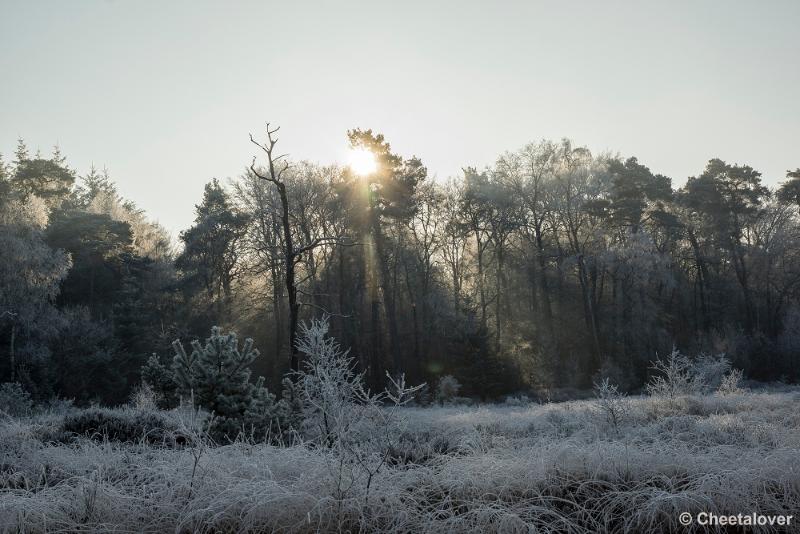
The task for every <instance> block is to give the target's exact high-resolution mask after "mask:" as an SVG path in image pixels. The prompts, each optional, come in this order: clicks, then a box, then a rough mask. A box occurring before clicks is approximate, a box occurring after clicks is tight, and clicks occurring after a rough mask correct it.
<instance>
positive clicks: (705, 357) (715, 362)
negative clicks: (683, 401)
mask: <svg viewBox="0 0 800 534" xmlns="http://www.w3.org/2000/svg"><path fill="white" fill-rule="evenodd" d="M730 368H731V361H730V360H729V359H728V358H727V357H726V356H725V354H718V355H716V356H712V355H709V354H701V355H700V356H698V357H697V359H696V360H695V361H694V362H692V372H693V373H694V375H695V377H696V378H697V379H698V380H699V381H701V382H702V384H703V387H704V388H707V389H710V390H715V389H717V388H718V387H719V386H720V384H721V383H722V378H723V377H724V376H725V374H726V373H727V372H728V371H729V370H730Z"/></svg>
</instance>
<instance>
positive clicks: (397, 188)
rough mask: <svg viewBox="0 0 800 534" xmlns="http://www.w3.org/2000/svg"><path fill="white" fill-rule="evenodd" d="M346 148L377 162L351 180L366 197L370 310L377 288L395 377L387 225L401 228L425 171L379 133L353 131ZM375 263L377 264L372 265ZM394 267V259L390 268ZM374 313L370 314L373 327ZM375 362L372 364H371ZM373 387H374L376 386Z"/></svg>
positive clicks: (398, 364) (397, 356)
mask: <svg viewBox="0 0 800 534" xmlns="http://www.w3.org/2000/svg"><path fill="white" fill-rule="evenodd" d="M347 137H348V139H349V140H350V145H351V147H352V148H354V149H361V150H368V151H369V152H370V153H372V155H373V157H374V158H375V160H376V163H377V169H376V171H375V172H373V173H370V174H368V175H366V176H362V177H354V178H355V182H356V183H357V184H361V185H360V189H361V191H363V192H364V194H365V195H366V197H367V206H366V214H367V215H366V217H367V220H366V230H367V232H368V234H369V240H370V244H371V245H372V247H373V250H374V255H373V256H372V258H373V260H372V261H373V263H372V264H371V268H372V269H374V270H375V271H376V274H377V280H373V281H372V283H371V286H372V287H371V290H370V291H371V295H372V300H373V309H374V310H376V311H377V305H376V304H377V295H378V289H380V293H381V296H382V299H381V300H382V302H383V311H384V315H385V316H386V323H387V332H388V334H389V340H388V341H389V355H390V358H391V365H392V370H393V373H394V374H395V375H398V374H399V373H400V372H401V371H402V369H403V361H402V355H401V353H400V349H399V347H398V343H399V333H398V330H397V305H396V304H397V303H396V288H395V287H394V286H393V284H392V280H393V277H392V274H391V269H390V265H391V264H390V262H391V261H392V259H391V257H390V250H389V242H388V238H387V228H386V227H387V226H391V225H395V226H402V225H403V223H405V222H406V221H408V219H409V218H410V217H411V216H412V214H413V213H414V212H415V211H416V209H417V205H416V202H415V195H414V192H415V191H416V189H417V186H418V185H419V184H420V183H421V182H423V181H424V180H425V178H426V177H427V172H428V171H427V169H426V168H425V167H424V166H423V164H422V161H420V160H419V159H418V158H416V157H412V158H409V159H406V160H404V159H403V158H402V157H400V156H399V155H397V154H395V153H393V152H392V149H391V146H390V145H389V143H388V142H387V141H386V139H385V138H384V137H383V135H382V134H376V133H373V132H372V130H361V129H358V128H356V129H354V130H350V131H348V132H347ZM375 264H377V265H375ZM396 266H397V258H396V257H395V258H394V265H393V267H396ZM376 315H377V314H376V313H373V324H374V323H375V320H374V319H376V318H377V317H376ZM377 363H378V362H377V361H375V362H373V365H375V364H377ZM379 372H380V371H379V369H374V370H373V379H375V378H376V377H378V376H380V375H379ZM376 385H377V384H376Z"/></svg>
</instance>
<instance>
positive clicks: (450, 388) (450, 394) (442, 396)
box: [436, 375, 461, 404]
mask: <svg viewBox="0 0 800 534" xmlns="http://www.w3.org/2000/svg"><path fill="white" fill-rule="evenodd" d="M460 390H461V384H460V383H459V382H458V380H456V378H455V377H454V376H452V375H444V376H443V377H442V378H440V379H439V383H438V384H436V400H437V401H438V402H440V403H442V404H444V403H446V402H452V401H453V399H455V398H456V397H457V396H458V392H459V391H460Z"/></svg>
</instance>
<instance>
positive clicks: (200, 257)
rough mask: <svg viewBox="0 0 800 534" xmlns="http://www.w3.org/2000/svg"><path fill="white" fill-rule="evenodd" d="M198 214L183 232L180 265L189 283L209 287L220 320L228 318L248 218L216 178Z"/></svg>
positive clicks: (197, 209) (207, 191) (207, 189)
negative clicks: (240, 243)
mask: <svg viewBox="0 0 800 534" xmlns="http://www.w3.org/2000/svg"><path fill="white" fill-rule="evenodd" d="M196 213H197V216H196V217H195V222H194V226H192V227H191V228H189V229H188V230H186V231H185V232H183V233H182V234H181V240H182V241H183V243H184V245H185V246H184V251H183V253H181V255H180V256H178V258H177V260H176V266H177V267H178V268H179V269H181V270H183V271H184V273H186V275H187V276H188V281H189V282H194V283H195V284H196V285H198V286H200V287H201V288H202V289H203V290H205V292H206V295H207V296H208V297H209V299H210V300H211V302H212V304H213V309H214V313H215V315H216V321H217V322H220V321H225V320H226V319H227V316H226V314H227V311H228V309H227V307H228V301H229V299H230V297H231V284H232V283H233V280H234V278H235V276H236V267H237V264H238V246H237V245H238V241H239V239H240V238H241V237H242V236H243V235H244V232H245V229H246V226H247V221H248V218H247V216H246V215H244V214H241V213H238V212H237V211H236V210H234V208H233V206H232V205H231V202H230V199H229V198H228V194H227V193H226V192H225V190H224V189H222V187H221V186H220V185H219V182H218V181H217V180H216V179H215V180H213V181H211V182H209V183H208V184H206V186H205V192H204V193H203V201H202V202H201V203H200V204H199V205H197V207H196Z"/></svg>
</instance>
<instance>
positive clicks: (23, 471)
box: [0, 389, 800, 533]
mask: <svg viewBox="0 0 800 534" xmlns="http://www.w3.org/2000/svg"><path fill="white" fill-rule="evenodd" d="M628 402H629V403H630V409H629V411H628V412H627V413H626V414H625V417H624V418H623V419H622V420H621V421H620V422H619V425H618V428H614V427H613V426H612V425H610V424H609V423H608V421H607V419H606V418H605V417H604V415H603V413H602V410H601V408H600V407H599V405H598V403H597V402H594V401H573V402H567V403H561V404H545V405H537V404H532V405H529V406H522V407H520V406H502V405H487V406H480V407H437V408H416V407H415V408H403V409H402V415H403V418H404V419H405V422H406V424H405V425H404V428H405V430H403V431H402V434H400V435H399V436H398V437H397V440H396V443H395V444H394V446H393V449H392V451H391V452H392V459H391V461H390V462H389V464H388V465H387V466H386V467H385V468H384V469H383V470H381V471H380V472H379V473H378V475H377V476H376V478H375V480H374V481H373V482H372V487H371V489H370V491H369V493H367V492H366V491H365V489H364V487H365V484H364V482H365V481H364V480H361V479H359V474H358V472H353V473H349V474H346V475H352V477H354V478H353V479H349V480H348V485H347V488H346V490H345V491H341V487H340V491H339V492H338V493H337V492H336V481H337V480H339V481H341V475H342V473H341V472H336V469H337V466H338V465H340V464H339V463H337V458H335V457H334V453H333V452H332V451H331V450H327V449H324V448H311V447H305V446H294V447H285V448H280V447H273V446H268V445H263V444H252V443H243V442H242V443H235V444H232V445H227V446H223V447H209V448H206V449H204V450H203V451H202V454H200V455H199V460H198V461H197V468H196V469H194V464H195V458H196V453H197V451H196V450H194V451H193V448H192V447H191V446H189V447H186V448H182V449H181V448H158V447H152V446H149V445H145V444H120V443H113V442H102V441H100V442H98V441H91V440H89V439H80V440H77V441H76V442H74V443H71V444H58V443H48V442H46V440H43V439H42V438H43V436H47V435H48V432H51V431H52V428H53V427H54V426H55V425H57V423H58V421H59V416H57V415H49V416H37V417H35V418H31V419H22V420H11V419H6V420H4V421H3V422H2V423H0V526H1V527H2V528H0V530H2V531H3V532H47V531H51V532H75V531H81V532H101V531H102V532H105V531H114V532H190V531H196V532H220V531H222V532H265V531H267V532H268V531H282V532H314V531H323V532H335V531H347V530H350V531H361V532H383V531H393V532H436V533H441V532H465V531H483V532H575V533H578V532H630V531H637V532H644V531H650V532H673V531H679V532H684V531H686V529H684V528H683V527H681V526H680V525H679V523H678V515H679V513H680V512H684V511H689V512H693V513H697V512H699V511H711V512H715V513H718V514H738V513H750V512H758V513H761V514H795V515H797V514H798V510H800V469H798V466H800V410H798V407H800V389H786V390H784V391H775V392H759V393H742V394H736V395H726V396H720V395H705V396H689V397H680V398H677V399H673V400H667V399H659V398H651V397H634V398H630V399H629V401H628ZM168 415H169V414H168ZM193 452H194V453H195V454H193ZM193 470H194V471H195V476H194V478H192V472H193ZM345 478H347V477H345ZM755 531H756V532H758V531H760V532H771V531H772V530H770V527H763V528H761V530H758V529H756V530H755Z"/></svg>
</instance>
